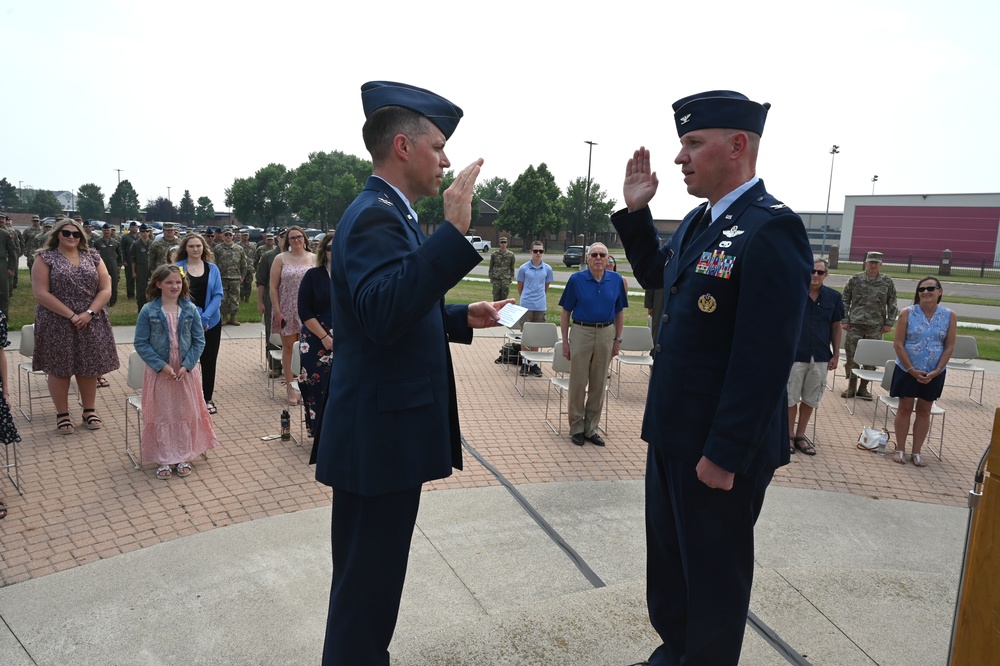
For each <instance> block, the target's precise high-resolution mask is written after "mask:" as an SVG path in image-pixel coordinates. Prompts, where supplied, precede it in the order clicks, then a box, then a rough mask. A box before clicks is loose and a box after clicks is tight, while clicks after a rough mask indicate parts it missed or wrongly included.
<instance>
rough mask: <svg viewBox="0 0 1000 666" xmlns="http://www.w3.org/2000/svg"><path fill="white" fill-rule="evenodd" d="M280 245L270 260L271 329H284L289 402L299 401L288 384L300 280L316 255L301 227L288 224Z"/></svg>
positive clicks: (295, 338)
mask: <svg viewBox="0 0 1000 666" xmlns="http://www.w3.org/2000/svg"><path fill="white" fill-rule="evenodd" d="M281 249H282V252H281V253H280V254H279V255H278V256H276V257H275V258H274V261H273V262H272V264H271V313H272V314H271V330H272V331H274V330H278V331H280V332H281V367H282V369H283V371H284V373H285V390H286V392H287V394H288V404H290V405H296V404H298V398H297V397H296V395H295V392H294V391H293V390H292V387H291V386H290V385H289V384H290V383H291V381H292V380H293V379H295V375H293V374H292V348H293V346H294V345H295V343H296V342H297V341H298V339H299V335H300V334H301V331H302V322H301V321H300V320H299V308H298V301H299V283H300V282H302V276H303V275H305V274H306V271H308V270H309V269H310V268H312V265H313V262H314V261H315V259H316V258H315V257H314V256H313V254H312V253H311V252H309V251H308V250H307V249H306V234H305V232H304V231H302V228H301V227H295V226H293V227H289V228H288V231H287V232H286V233H285V240H284V242H283V243H282V247H281Z"/></svg>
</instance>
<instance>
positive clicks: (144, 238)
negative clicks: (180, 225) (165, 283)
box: [129, 224, 153, 310]
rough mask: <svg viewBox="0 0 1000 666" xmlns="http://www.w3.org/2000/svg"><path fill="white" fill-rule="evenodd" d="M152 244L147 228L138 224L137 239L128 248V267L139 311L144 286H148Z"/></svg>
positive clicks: (142, 300) (142, 302)
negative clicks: (130, 271)
mask: <svg viewBox="0 0 1000 666" xmlns="http://www.w3.org/2000/svg"><path fill="white" fill-rule="evenodd" d="M152 243H153V241H151V240H150V231H149V227H147V226H146V225H145V224H140V225H139V238H137V239H136V240H135V242H134V243H132V247H131V248H129V255H130V256H129V258H130V262H129V265H130V268H131V269H132V279H133V281H134V283H135V304H136V306H137V307H138V308H139V310H142V306H143V305H145V304H146V286H147V285H148V284H149V274H150V270H149V247H150V245H152Z"/></svg>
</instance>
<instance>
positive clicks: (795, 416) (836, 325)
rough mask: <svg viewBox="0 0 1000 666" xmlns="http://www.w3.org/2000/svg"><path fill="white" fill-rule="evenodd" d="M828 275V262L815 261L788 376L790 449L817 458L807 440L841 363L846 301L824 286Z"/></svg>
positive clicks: (823, 260)
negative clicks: (827, 386)
mask: <svg viewBox="0 0 1000 666" xmlns="http://www.w3.org/2000/svg"><path fill="white" fill-rule="evenodd" d="M828 273H829V264H828V263H827V261H826V259H817V260H816V261H814V262H813V268H812V280H811V281H810V283H809V300H807V301H806V308H805V310H804V311H803V313H802V331H801V332H800V333H799V344H798V347H797V348H796V350H795V362H794V363H792V371H791V373H790V374H789V376H788V433H789V435H790V436H791V442H790V444H789V449H788V450H789V451H790V452H791V453H795V451H796V449H797V450H799V451H802V453H804V454H806V455H807V456H812V455H816V447H815V445H813V443H812V442H811V441H810V440H809V438H808V437H806V426H808V425H809V418H810V417H811V416H812V413H813V411H815V410H816V409H818V408H819V401H820V400H822V399H823V387H824V385H825V384H826V373H827V372H829V371H831V370H836V369H837V363H838V362H839V361H840V336H841V334H842V333H843V329H842V328H841V325H840V322H841V320H842V319H843V318H844V300H843V299H842V298H841V296H840V292H839V291H837V290H836V289H830V288H829V287H826V286H824V285H823V281H824V280H826V276H827V274H828ZM796 420H797V421H798V425H797V426H796Z"/></svg>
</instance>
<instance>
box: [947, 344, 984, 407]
mask: <svg viewBox="0 0 1000 666" xmlns="http://www.w3.org/2000/svg"><path fill="white" fill-rule="evenodd" d="M977 358H979V346H978V345H977V344H976V338H974V337H973V336H971V335H956V336H955V350H954V351H953V352H952V354H951V360H950V361H948V365H947V366H946V369H947V370H948V373H949V375H950V374H951V372H952V371H955V372H971V373H972V377H971V379H970V381H969V399H970V400H972V402H975V403H977V404H979V405H982V404H983V389H984V388H985V386H986V368H981V367H979V366H977V365H975V364H974V363H973V361H975V360H976V359H977ZM976 374H979V376H980V379H979V400H976V399H975V398H973V397H972V390H973V388H974V387H975V385H976ZM947 378H948V376H947V375H946V376H945V380H946V381H947ZM946 385H947V386H961V387H963V388H964V387H965V384H946Z"/></svg>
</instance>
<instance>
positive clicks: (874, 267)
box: [840, 252, 899, 400]
mask: <svg viewBox="0 0 1000 666" xmlns="http://www.w3.org/2000/svg"><path fill="white" fill-rule="evenodd" d="M881 268H882V253H881V252H869V253H868V254H867V255H865V270H863V271H861V272H860V273H855V274H854V275H852V276H851V279H850V280H848V281H847V285H846V286H845V287H844V321H843V323H842V324H841V325H842V326H843V327H844V330H845V331H846V332H847V336H846V339H845V340H844V351H845V352H846V353H847V363H846V364H844V372H846V373H847V390H845V391H844V392H843V393H841V394H840V397H842V398H853V397H854V394H855V392H857V396H858V397H859V398H861V399H862V400H871V399H872V394H871V392H869V391H868V382H866V381H862V382H861V384H860V385H859V384H858V378H857V377H855V376H854V373H852V372H851V370H853V369H854V368H856V367H858V364H857V363H855V362H854V352H855V351H857V348H858V340H881V339H882V336H883V335H884V334H885V333H888V332H889V331H891V330H892V327H893V325H894V324H895V323H896V316H897V315H898V314H899V305H898V304H897V303H896V284H895V283H894V282H893V281H892V278H891V277H889V276H888V275H883V274H882V273H881V272H879V269H881ZM865 369H866V370H874V369H875V368H874V366H865Z"/></svg>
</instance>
